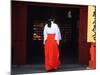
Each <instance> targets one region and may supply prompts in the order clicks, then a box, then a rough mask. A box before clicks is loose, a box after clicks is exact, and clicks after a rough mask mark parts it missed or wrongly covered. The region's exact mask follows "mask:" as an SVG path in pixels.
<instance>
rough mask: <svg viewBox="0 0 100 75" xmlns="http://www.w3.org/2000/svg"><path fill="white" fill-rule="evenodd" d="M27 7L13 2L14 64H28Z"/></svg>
mask: <svg viewBox="0 0 100 75" xmlns="http://www.w3.org/2000/svg"><path fill="white" fill-rule="evenodd" d="M26 25H27V6H26V5H24V4H21V3H16V2H12V50H13V60H14V63H13V64H17V65H23V64H26Z"/></svg>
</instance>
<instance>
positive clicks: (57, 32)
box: [43, 21, 61, 45]
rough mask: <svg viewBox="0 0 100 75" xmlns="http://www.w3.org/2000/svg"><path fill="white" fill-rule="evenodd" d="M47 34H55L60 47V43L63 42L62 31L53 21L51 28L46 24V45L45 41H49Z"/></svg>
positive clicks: (44, 33)
mask: <svg viewBox="0 0 100 75" xmlns="http://www.w3.org/2000/svg"><path fill="white" fill-rule="evenodd" d="M47 34H55V40H57V43H58V45H59V41H60V40H61V33H60V29H59V27H58V25H57V24H55V23H54V22H53V21H51V27H48V25H47V24H46V25H45V27H44V31H43V36H44V44H45V40H46V39H47Z"/></svg>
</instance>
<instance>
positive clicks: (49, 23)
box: [47, 19, 53, 27]
mask: <svg viewBox="0 0 100 75" xmlns="http://www.w3.org/2000/svg"><path fill="white" fill-rule="evenodd" d="M51 21H53V19H49V20H48V22H47V25H48V27H51Z"/></svg>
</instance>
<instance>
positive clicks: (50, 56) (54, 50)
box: [44, 34, 60, 71]
mask: <svg viewBox="0 0 100 75" xmlns="http://www.w3.org/2000/svg"><path fill="white" fill-rule="evenodd" d="M44 47H45V69H46V71H48V70H52V69H57V68H58V67H59V65H60V61H59V48H58V45H57V42H56V40H55V34H48V35H47V40H46V42H45V46H44Z"/></svg>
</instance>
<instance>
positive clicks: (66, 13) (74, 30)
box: [27, 5, 80, 64]
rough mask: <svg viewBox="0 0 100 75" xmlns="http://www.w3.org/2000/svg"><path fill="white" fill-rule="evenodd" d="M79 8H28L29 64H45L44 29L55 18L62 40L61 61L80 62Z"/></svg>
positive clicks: (65, 62) (63, 62)
mask: <svg viewBox="0 0 100 75" xmlns="http://www.w3.org/2000/svg"><path fill="white" fill-rule="evenodd" d="M79 12H80V9H79V8H72V7H49V6H48V7H47V6H35V5H29V6H28V24H27V45H28V47H27V64H44V60H45V57H44V45H43V28H44V25H45V23H46V21H47V20H48V19H49V18H55V23H57V24H58V26H59V28H60V31H61V36H62V40H61V41H60V45H59V48H60V60H61V63H62V64H74V63H77V61H78V31H79V30H78V26H79V25H78V22H79V15H80V13H79Z"/></svg>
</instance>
